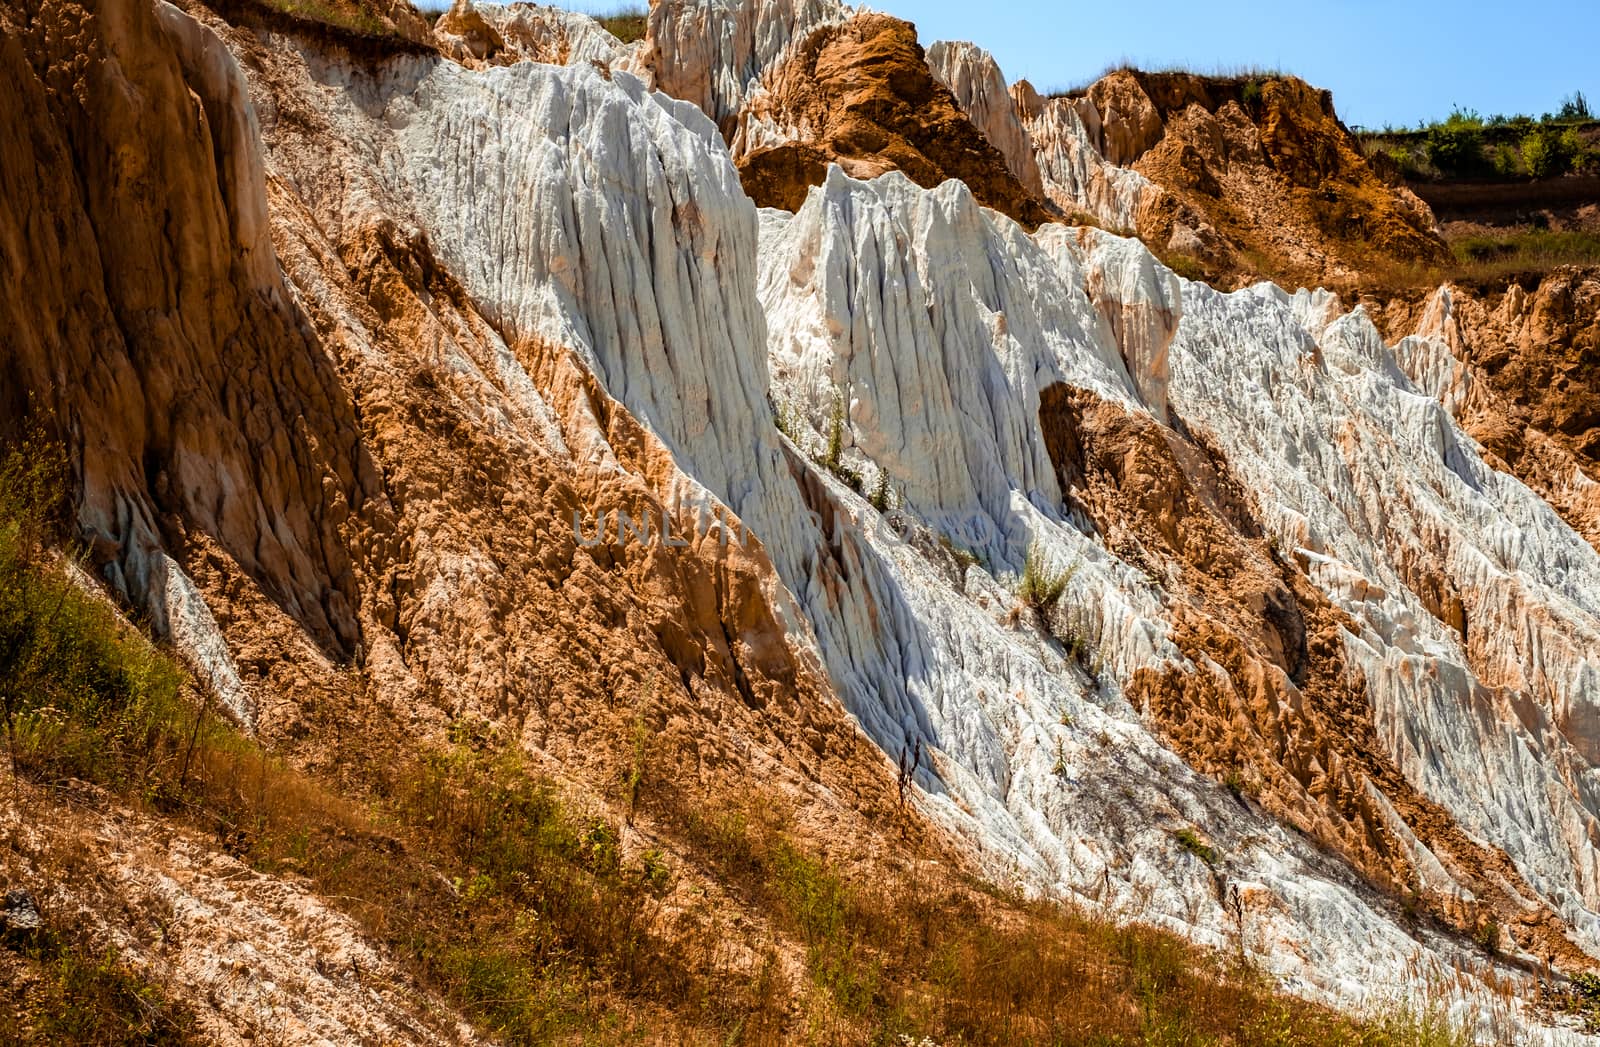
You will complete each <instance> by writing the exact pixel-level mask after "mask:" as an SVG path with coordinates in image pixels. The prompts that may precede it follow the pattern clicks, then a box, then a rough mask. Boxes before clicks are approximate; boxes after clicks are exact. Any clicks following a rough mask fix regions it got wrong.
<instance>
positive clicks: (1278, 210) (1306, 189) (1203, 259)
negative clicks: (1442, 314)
mask: <svg viewBox="0 0 1600 1047" xmlns="http://www.w3.org/2000/svg"><path fill="white" fill-rule="evenodd" d="M1086 100H1087V101H1088V102H1090V103H1092V104H1093V106H1094V108H1095V109H1096V111H1097V112H1098V113H1099V115H1100V120H1101V128H1100V133H1099V138H1100V141H1099V142H1098V143H1097V144H1098V145H1099V146H1100V148H1101V151H1102V153H1103V154H1104V155H1105V156H1106V158H1107V159H1108V160H1110V161H1112V162H1113V163H1116V164H1119V165H1122V166H1128V167H1132V168H1133V169H1134V170H1136V171H1139V172H1140V173H1142V174H1144V175H1145V176H1146V177H1148V178H1149V179H1150V180H1151V181H1153V182H1155V183H1156V184H1157V185H1160V186H1161V187H1162V188H1164V189H1166V190H1167V191H1168V193H1170V194H1171V196H1172V200H1171V201H1169V202H1167V204H1166V206H1163V207H1161V208H1158V209H1156V211H1155V212H1154V213H1150V214H1141V215H1140V228H1139V230H1138V233H1139V235H1140V236H1141V237H1142V238H1143V239H1145V240H1146V241H1148V242H1149V243H1151V244H1153V245H1154V246H1155V247H1156V248H1157V250H1158V251H1160V252H1163V253H1169V254H1170V253H1172V252H1177V253H1188V254H1192V255H1195V256H1196V257H1197V260H1198V261H1199V262H1200V263H1202V264H1203V266H1204V267H1205V269H1206V270H1207V272H1208V274H1209V275H1210V276H1211V277H1212V278H1214V279H1218V280H1221V281H1222V282H1237V283H1242V282H1247V281H1249V280H1251V279H1257V278H1263V277H1266V278H1274V279H1278V280H1279V281H1280V282H1283V281H1288V282H1295V281H1299V282H1303V283H1306V284H1308V285H1312V286H1314V285H1316V284H1324V285H1327V284H1344V283H1350V282H1352V281H1355V280H1356V279H1357V278H1359V277H1360V276H1361V275H1362V274H1364V273H1366V272H1367V271H1368V270H1370V269H1388V268H1392V267H1394V266H1404V265H1412V264H1415V263H1438V262H1443V261H1444V260H1445V259H1446V257H1447V254H1448V252H1447V250H1446V248H1445V245H1444V242H1443V241H1442V240H1441V239H1440V238H1439V236H1438V235H1437V233H1436V232H1435V231H1434V223H1433V217H1432V214H1431V213H1430V212H1429V211H1428V208H1427V206H1426V205H1424V204H1423V203H1422V202H1421V201H1420V200H1418V199H1417V198H1416V197H1415V196H1414V195H1413V194H1412V193H1411V192H1410V191H1409V190H1406V189H1403V188H1395V187H1392V186H1390V185H1388V184H1386V183H1385V182H1384V181H1383V180H1382V179H1380V178H1379V177H1378V175H1377V174H1376V173H1375V172H1374V171H1373V170H1372V168H1371V167H1370V166H1369V165H1368V163H1367V161H1366V159H1365V158H1364V157H1363V156H1362V153H1361V150H1360V147H1359V144H1358V143H1357V142H1356V141H1355V139H1354V138H1353V137H1352V136H1351V135H1350V133H1349V131H1348V130H1347V129H1346V128H1345V127H1344V125H1343V124H1341V123H1340V122H1339V119H1338V116H1337V115H1336V114H1335V112H1334V109H1333V97H1332V95H1331V94H1330V93H1329V92H1327V91H1319V90H1317V89H1315V88H1313V87H1311V86H1310V85H1308V84H1306V83H1305V82H1304V81H1301V80H1298V79H1296V78H1294V77H1268V78H1260V79H1248V80H1247V79H1228V80H1220V79H1215V78H1209V77H1200V76H1194V75H1191V74H1187V73H1144V72H1139V71H1136V70H1120V71H1118V72H1115V73H1112V74H1111V75H1109V76H1107V77H1105V78H1104V79H1102V80H1100V81H1098V82H1097V83H1095V84H1094V85H1093V86H1092V87H1090V88H1089V90H1088V92H1087V95H1086ZM1196 221H1200V222H1203V223H1204V227H1202V228H1195V223H1196ZM1213 234H1215V235H1213ZM1218 238H1220V243H1219V242H1218Z"/></svg>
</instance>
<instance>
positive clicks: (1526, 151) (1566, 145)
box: [1522, 127, 1583, 178]
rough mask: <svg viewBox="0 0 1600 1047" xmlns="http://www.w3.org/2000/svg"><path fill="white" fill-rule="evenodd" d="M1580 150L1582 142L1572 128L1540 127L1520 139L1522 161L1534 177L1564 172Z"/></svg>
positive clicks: (1551, 176)
mask: <svg viewBox="0 0 1600 1047" xmlns="http://www.w3.org/2000/svg"><path fill="white" fill-rule="evenodd" d="M1582 152H1583V142H1582V140H1581V139H1580V138H1579V137H1578V133H1577V132H1576V131H1574V130H1567V131H1560V130H1557V129H1556V128H1553V127H1540V128H1537V129H1535V130H1533V131H1531V132H1529V133H1528V136H1527V137H1526V138H1524V139H1523V140H1522V162H1523V164H1524V165H1526V166H1527V168H1528V174H1530V175H1532V176H1533V177H1535V178H1556V177H1559V176H1560V175H1564V174H1566V173H1567V172H1568V171H1570V170H1571V169H1572V166H1573V162H1574V161H1575V160H1577V158H1578V156H1579V155H1580V154H1581V153H1582Z"/></svg>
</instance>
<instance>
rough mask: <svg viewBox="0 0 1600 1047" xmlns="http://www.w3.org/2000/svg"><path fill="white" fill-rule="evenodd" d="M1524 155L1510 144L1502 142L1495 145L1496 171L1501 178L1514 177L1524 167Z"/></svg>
mask: <svg viewBox="0 0 1600 1047" xmlns="http://www.w3.org/2000/svg"><path fill="white" fill-rule="evenodd" d="M1521 161H1522V156H1521V154H1520V153H1519V152H1518V151H1517V150H1516V149H1514V148H1513V147H1512V146H1510V145H1509V144H1507V143H1505V142H1502V143H1500V144H1499V145H1497V146H1495V150H1494V173H1495V174H1497V175H1499V176H1500V177H1501V178H1511V177H1514V176H1515V175H1516V174H1517V173H1518V172H1519V171H1521V169H1522V163H1521Z"/></svg>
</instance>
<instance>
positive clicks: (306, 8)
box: [260, 0, 393, 36]
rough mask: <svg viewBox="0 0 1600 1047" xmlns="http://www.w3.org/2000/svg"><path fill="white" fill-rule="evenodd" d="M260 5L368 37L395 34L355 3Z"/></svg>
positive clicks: (285, 0) (275, 0)
mask: <svg viewBox="0 0 1600 1047" xmlns="http://www.w3.org/2000/svg"><path fill="white" fill-rule="evenodd" d="M260 2H262V3H264V4H265V5H267V6H268V7H271V8H274V9H276V10H278V11H281V12H283V13H284V14H287V15H293V16H294V17H296V18H303V19H305V20H306V21H309V22H320V23H322V24H323V25H331V26H335V27H337V28H340V29H349V30H351V31H352V32H357V33H364V34H366V35H368V36H389V35H392V33H393V30H392V28H391V27H390V26H389V24H388V23H387V22H385V21H384V20H383V19H382V18H379V17H378V16H377V15H376V14H374V13H372V12H371V11H369V10H367V9H366V8H364V7H362V6H361V5H360V4H359V3H356V2H352V0H260Z"/></svg>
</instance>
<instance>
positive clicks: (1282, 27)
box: [557, 0, 1600, 126]
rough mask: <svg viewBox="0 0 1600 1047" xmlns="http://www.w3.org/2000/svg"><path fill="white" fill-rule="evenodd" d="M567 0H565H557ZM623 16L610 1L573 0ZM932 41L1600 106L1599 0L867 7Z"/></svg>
mask: <svg viewBox="0 0 1600 1047" xmlns="http://www.w3.org/2000/svg"><path fill="white" fill-rule="evenodd" d="M557 2H560V0H557ZM568 2H569V3H571V6H573V7H575V8H577V9H579V10H587V11H597V10H599V11H605V10H615V9H616V8H618V7H619V6H622V4H620V3H617V2H614V0H613V2H607V0H568ZM868 6H870V7H872V8H874V9H876V10H880V11H887V12H889V13H890V14H894V15H898V16H900V17H901V18H905V19H909V20H910V21H913V22H915V23H916V24H917V30H918V35H919V36H920V37H921V39H922V42H923V43H924V44H929V43H932V42H933V41H934V40H939V39H953V40H972V41H974V42H975V43H977V44H980V45H981V46H983V47H986V48H988V49H989V51H990V52H992V53H993V54H994V56H995V58H996V59H998V60H999V62H1000V68H1001V69H1003V70H1004V71H1005V74H1006V77H1007V78H1008V79H1011V80H1015V79H1017V78H1019V77H1027V78H1028V79H1030V80H1032V81H1033V83H1034V86H1036V87H1038V88H1040V89H1041V90H1043V89H1048V88H1051V87H1066V86H1070V85H1073V84H1076V83H1080V82H1082V81H1084V80H1087V79H1090V78H1092V77H1094V76H1095V75H1096V74H1098V73H1099V72H1100V71H1101V70H1102V69H1104V68H1105V67H1106V66H1108V65H1111V64H1113V63H1116V62H1118V61H1120V60H1122V59H1125V58H1126V59H1131V60H1133V61H1134V62H1135V63H1136V64H1139V65H1144V66H1147V67H1156V66H1166V65H1172V64H1184V65H1189V66H1193V67H1196V68H1200V69H1210V68H1213V67H1218V66H1220V67H1224V68H1227V67H1236V66H1245V65H1254V66H1266V67H1276V68H1281V69H1284V70H1285V71H1287V72H1291V73H1294V74H1296V75H1299V76H1302V77H1304V78H1305V79H1307V80H1309V81H1311V82H1312V83H1314V84H1316V85H1318V86H1319V87H1327V88H1331V89H1332V90H1333V93H1334V102H1335V104H1336V105H1337V106H1338V108H1339V113H1340V115H1341V116H1342V117H1343V118H1344V120H1345V122H1346V123H1350V124H1363V125H1366V126H1382V125H1383V124H1384V123H1386V122H1389V123H1394V124H1414V123H1416V121H1417V120H1419V119H1422V118H1424V117H1435V116H1439V117H1442V116H1444V115H1446V114H1447V113H1448V112H1449V111H1450V107H1451V106H1452V105H1461V106H1463V107H1466V108H1475V109H1478V110H1479V111H1481V112H1482V113H1483V114H1484V115H1485V116H1487V115H1489V114H1491V113H1496V112H1504V113H1507V114H1510V113H1516V112H1528V113H1532V114H1534V115H1535V116H1537V115H1538V114H1540V113H1542V112H1544V111H1546V110H1551V109H1555V108H1556V107H1557V105H1558V104H1559V102H1560V100H1561V98H1562V97H1563V96H1565V95H1568V94H1570V93H1572V92H1573V91H1574V90H1582V91H1583V92H1584V94H1585V95H1587V96H1588V97H1589V99H1590V108H1591V109H1600V2H1597V0H1522V2H1519V3H1511V4H1489V3H1485V2H1483V0H1456V2H1453V3H1440V2H1437V0H1427V2H1416V0H1322V2H1320V3H1316V4H1308V3H1281V2H1278V3H1268V2H1264V0H1212V2H1210V3H1196V2H1194V0H1188V2H1185V0H1145V2H1143V3H1137V4H1121V3H1106V2H1103V0H1102V2H1099V3H1080V4H1066V5H1064V4H1061V3H1057V2H1050V0H989V2H985V3H976V4H975V3H972V2H971V0H868Z"/></svg>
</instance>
